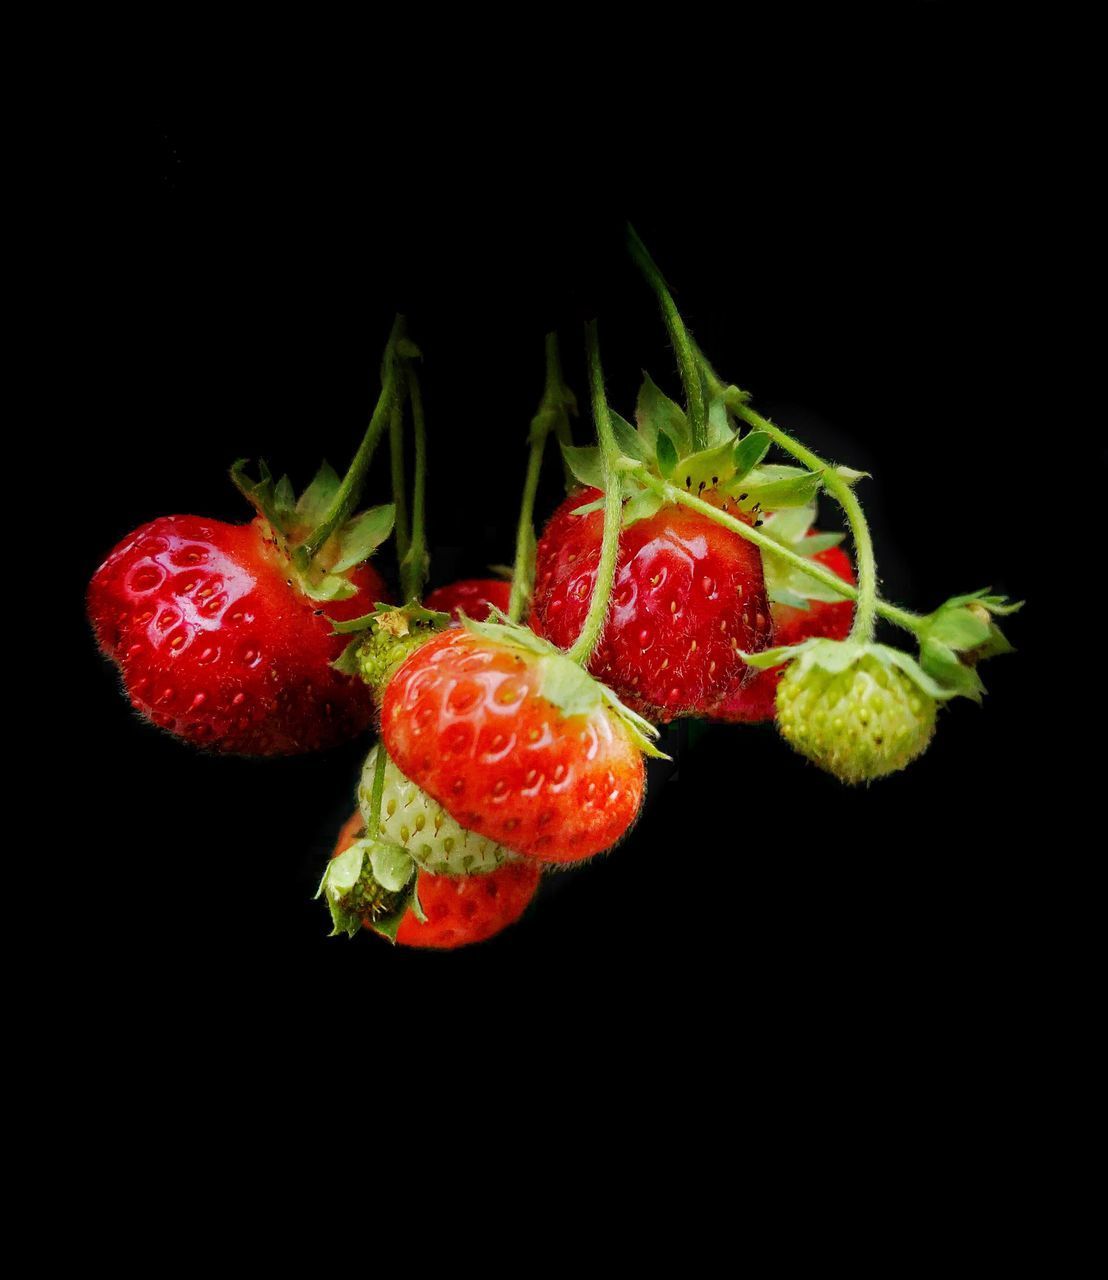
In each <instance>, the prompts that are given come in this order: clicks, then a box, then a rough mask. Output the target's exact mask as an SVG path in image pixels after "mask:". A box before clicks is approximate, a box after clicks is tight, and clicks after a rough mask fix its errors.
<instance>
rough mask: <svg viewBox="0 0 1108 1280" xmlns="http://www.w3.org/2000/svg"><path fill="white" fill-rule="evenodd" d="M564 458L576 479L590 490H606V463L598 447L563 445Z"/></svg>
mask: <svg viewBox="0 0 1108 1280" xmlns="http://www.w3.org/2000/svg"><path fill="white" fill-rule="evenodd" d="M561 448H562V457H563V458H564V459H565V462H566V466H567V467H569V469H570V471H571V472H572V474H573V476H574V477H575V479H577V480H579V481H580V482H581V483H582V484H583V485H585V486H587V487H588V488H590V489H603V488H604V461H603V458H602V457H601V454H600V450H599V449H598V448H597V447H596V445H588V446H583V445H575V444H564V445H562V447H561Z"/></svg>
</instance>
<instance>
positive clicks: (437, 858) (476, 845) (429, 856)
mask: <svg viewBox="0 0 1108 1280" xmlns="http://www.w3.org/2000/svg"><path fill="white" fill-rule="evenodd" d="M380 750H381V747H380V746H379V745H378V746H376V747H374V748H373V750H372V751H371V752H370V753H369V756H368V758H367V759H366V762H365V767H364V768H363V770H362V780H361V783H360V784H359V787H358V805H359V807H360V809H361V813H362V817H363V818H364V819H365V820H366V821H368V820H369V818H370V815H371V802H372V794H373V774H374V770H375V768H376V765H377V753H378V751H380ZM380 829H381V834H382V836H383V837H384V838H385V839H387V840H391V841H392V842H393V843H394V844H397V845H400V846H402V847H403V848H405V849H407V851H408V852H409V853H410V854H411V856H412V858H413V860H414V861H415V862H416V864H417V865H418V866H419V867H421V868H422V869H423V870H424V871H430V872H431V873H432V874H433V875H454V876H468V875H478V874H480V873H482V872H488V871H493V870H495V869H496V868H497V867H499V866H500V865H501V864H502V863H504V862H506V861H507V860H508V859H509V858H510V857H511V854H509V852H508V850H507V849H505V848H503V847H502V846H501V845H498V844H496V843H495V842H494V841H492V840H489V839H488V838H487V837H485V836H480V835H476V834H475V833H474V832H472V831H467V830H465V828H464V827H460V826H459V825H458V823H457V822H455V820H454V819H453V818H452V817H451V816H450V815H449V814H448V813H447V812H446V810H445V809H444V808H443V807H442V805H440V804H439V803H438V801H437V800H432V799H431V797H430V796H429V795H427V793H426V792H425V791H421V790H420V789H419V787H417V786H416V784H415V783H414V782H412V781H411V780H410V779H408V778H405V777H404V775H403V774H402V773H401V772H400V770H399V769H398V768H397V767H396V765H395V764H393V762H392V761H391V760H388V761H386V764H385V787H384V792H383V795H382V800H381V827H380Z"/></svg>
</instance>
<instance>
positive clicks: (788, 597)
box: [766, 586, 812, 610]
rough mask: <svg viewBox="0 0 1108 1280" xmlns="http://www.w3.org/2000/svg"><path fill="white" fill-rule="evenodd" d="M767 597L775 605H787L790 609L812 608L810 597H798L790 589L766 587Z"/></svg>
mask: <svg viewBox="0 0 1108 1280" xmlns="http://www.w3.org/2000/svg"><path fill="white" fill-rule="evenodd" d="M766 595H767V596H768V597H769V598H770V600H772V601H773V603H774V604H785V605H788V606H789V608H790V609H804V610H808V609H811V607H812V602H811V598H810V597H808V596H798V595H797V594H796V593H795V592H794V591H790V590H789V589H788V587H770V586H767V587H766Z"/></svg>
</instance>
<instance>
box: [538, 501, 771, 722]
mask: <svg viewBox="0 0 1108 1280" xmlns="http://www.w3.org/2000/svg"><path fill="white" fill-rule="evenodd" d="M600 496H601V495H600V492H599V490H597V489H586V490H585V491H584V492H583V493H579V494H577V495H575V496H574V497H571V498H568V499H567V500H566V501H565V502H564V503H563V504H562V505H561V506H560V507H559V508H558V510H557V511H556V512H555V513H554V516H553V517H552V518H551V520H550V522H549V524H548V525H547V526H546V530H545V532H544V533H543V535H542V537H541V538H540V540H539V543H538V550H537V555H536V576H535V593H534V600H533V606H532V614H531V624H532V626H533V627H534V629H535V631H537V632H538V633H539V634H540V635H542V636H545V637H546V638H547V639H548V640H551V641H552V642H553V643H554V644H556V645H558V646H559V647H560V648H563V649H565V648H569V646H570V645H572V643H573V642H574V640H576V638H577V636H578V635H579V634H580V631H581V627H582V625H583V623H584V620H585V615H586V613H587V612H588V607H589V601H590V599H591V597H592V592H593V586H594V584H595V581H596V574H597V570H598V567H599V564H600V547H601V537H602V533H603V524H604V520H603V513H602V512H601V511H599V510H594V511H590V512H588V513H586V514H584V515H576V514H574V513H575V512H576V511H578V509H579V508H581V507H582V506H587V505H589V504H590V503H592V504H595V503H596V501H597V500H598V499H599V498H600ZM703 496H704V498H705V500H711V501H715V502H718V503H719V504H720V505H722V504H724V503H727V504H728V507H729V508H731V507H734V508H735V509H734V510H732V511H731V514H733V515H735V516H736V517H737V518H741V519H744V520H745V519H747V516H746V515H745V514H744V513H743V512H741V511H739V510H738V508H737V507H735V504H734V503H732V502H731V500H730V499H728V498H727V497H726V496H725V495H720V494H718V493H716V492H715V491H714V490H712V491H706V492H705V493H704V494H703ZM770 634H771V623H770V610H769V603H768V601H767V599H766V592H765V584H764V580H763V575H762V561H761V555H760V553H759V551H758V549H757V548H756V547H754V546H753V545H752V544H751V543H749V542H747V541H745V540H744V539H743V538H741V537H740V536H739V535H738V534H736V533H734V532H732V531H731V530H729V529H725V528H721V527H720V526H719V525H718V524H715V523H713V522H712V521H711V520H708V519H706V518H705V517H704V516H703V515H701V514H699V513H698V512H695V511H691V510H689V509H688V508H686V507H682V506H673V505H667V506H663V507H662V508H661V509H660V510H658V511H657V512H656V513H655V514H654V515H651V516H648V517H646V518H644V519H640V520H637V521H636V522H635V523H634V524H632V525H631V526H630V527H629V528H625V529H623V531H622V532H621V533H620V538H619V561H618V564H617V568H616V578H615V583H614V585H613V588H612V604H611V609H610V612H609V616H608V622H607V624H606V626H605V629H604V631H603V632H602V633H601V636H600V640H599V642H598V644H597V647H596V650H595V651H594V653H593V656H592V660H591V661H590V663H589V670H590V672H592V674H593V675H595V676H596V677H597V679H599V680H603V681H604V682H605V683H606V684H608V685H609V686H610V687H611V688H612V689H613V690H614V691H615V692H616V693H617V694H618V696H619V697H620V698H621V699H622V700H623V701H624V702H625V703H626V704H627V705H628V706H630V707H633V708H634V709H635V710H636V711H639V712H641V713H642V714H643V715H645V716H647V717H648V718H650V719H652V720H660V721H669V720H673V719H675V718H677V717H678V716H685V715H695V714H701V713H704V712H706V711H708V710H709V708H711V707H712V706H715V705H716V704H717V703H719V702H720V701H721V700H722V699H724V698H726V697H728V696H730V695H731V694H732V693H734V692H735V691H736V690H737V689H738V688H739V686H740V685H741V683H742V681H743V680H744V678H745V677H746V676H747V674H748V673H747V668H746V666H745V664H744V662H743V660H742V658H741V656H740V651H747V652H756V651H757V650H759V649H762V648H764V647H765V645H766V644H767V643H768V642H769V639H770Z"/></svg>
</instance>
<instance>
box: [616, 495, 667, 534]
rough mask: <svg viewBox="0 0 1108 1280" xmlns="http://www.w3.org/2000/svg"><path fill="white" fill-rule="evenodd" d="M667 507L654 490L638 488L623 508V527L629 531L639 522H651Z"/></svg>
mask: <svg viewBox="0 0 1108 1280" xmlns="http://www.w3.org/2000/svg"><path fill="white" fill-rule="evenodd" d="M664 505H665V499H664V498H663V497H662V495H661V494H660V493H655V492H654V490H653V489H647V488H638V489H637V490H636V492H634V493H632V495H631V497H630V499H629V500H628V501H627V502H626V503H625V505H624V508H623V527H624V528H625V529H629V528H630V527H631V525H633V524H635V523H636V521H638V520H649V519H650V517H651V516H654V515H657V514H658V512H659V511H660V510H661V509H662V507H663V506H664Z"/></svg>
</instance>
